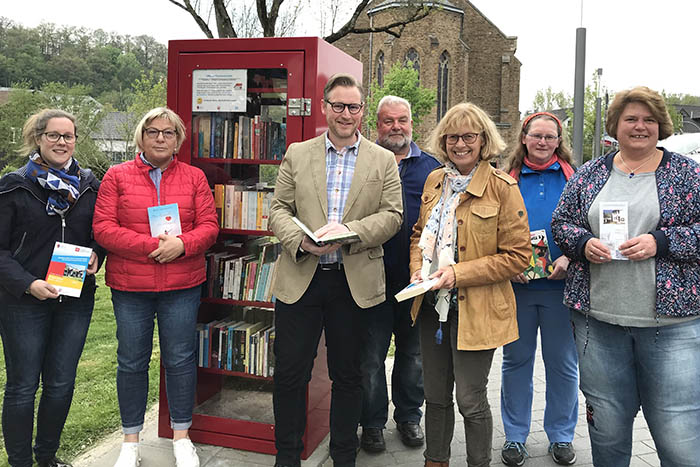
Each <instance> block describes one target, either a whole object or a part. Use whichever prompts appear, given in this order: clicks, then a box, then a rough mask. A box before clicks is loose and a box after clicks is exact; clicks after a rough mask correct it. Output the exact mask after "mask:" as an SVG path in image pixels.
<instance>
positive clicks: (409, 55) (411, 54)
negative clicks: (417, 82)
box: [403, 48, 420, 79]
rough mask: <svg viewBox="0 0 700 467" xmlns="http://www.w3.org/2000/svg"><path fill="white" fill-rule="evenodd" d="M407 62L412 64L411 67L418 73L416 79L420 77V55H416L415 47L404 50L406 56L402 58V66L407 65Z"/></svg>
mask: <svg viewBox="0 0 700 467" xmlns="http://www.w3.org/2000/svg"><path fill="white" fill-rule="evenodd" d="M408 62H411V63H412V64H413V69H414V70H416V72H417V73H418V79H420V57H419V56H418V52H417V51H416V49H414V48H410V49H408V52H406V57H405V58H404V60H403V64H404V66H406V65H408Z"/></svg>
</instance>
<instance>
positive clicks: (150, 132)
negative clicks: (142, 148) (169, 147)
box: [143, 128, 177, 139]
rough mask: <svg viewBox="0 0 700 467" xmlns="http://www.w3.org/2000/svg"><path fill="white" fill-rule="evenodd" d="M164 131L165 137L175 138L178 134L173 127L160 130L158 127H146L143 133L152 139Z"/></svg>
mask: <svg viewBox="0 0 700 467" xmlns="http://www.w3.org/2000/svg"><path fill="white" fill-rule="evenodd" d="M161 133H163V138H165V139H174V138H175V137H176V136H177V131H175V130H171V129H165V130H159V129H158V128H146V129H145V130H143V134H144V135H146V136H147V137H148V138H150V139H156V138H158V135H160V134H161Z"/></svg>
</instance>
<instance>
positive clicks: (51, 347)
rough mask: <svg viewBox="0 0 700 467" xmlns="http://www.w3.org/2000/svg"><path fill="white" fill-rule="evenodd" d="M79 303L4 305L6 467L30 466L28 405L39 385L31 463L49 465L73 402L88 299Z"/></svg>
mask: <svg viewBox="0 0 700 467" xmlns="http://www.w3.org/2000/svg"><path fill="white" fill-rule="evenodd" d="M83 293H84V294H86V295H89V296H86V297H84V298H83V299H81V300H65V299H64V301H63V302H59V301H58V300H52V302H53V303H50V304H49V303H40V304H39V303H37V304H26V305H25V304H22V305H4V306H3V310H2V312H0V334H1V335H2V343H3V348H4V351H5V366H6V368H5V370H6V372H7V384H6V385H5V397H4V400H3V407H2V431H3V435H4V436H5V450H6V451H7V457H8V461H9V463H10V465H12V466H13V467H25V466H26V467H30V466H31V465H32V462H33V460H32V431H33V428H34V399H35V396H36V391H37V389H38V388H39V379H41V382H42V393H41V399H40V401H39V410H38V413H37V423H36V424H37V429H36V444H35V445H34V455H35V456H36V458H37V459H40V460H46V459H51V458H52V457H53V456H54V455H55V454H56V451H57V450H58V447H59V443H60V440H61V432H62V431H63V425H64V424H65V422H66V417H67V416H68V411H69V410H70V406H71V402H72V400H73V388H74V386H75V373H76V368H77V366H78V360H79V359H80V354H81V353H82V352H83V346H84V344H85V337H86V336H87V331H88V327H89V326H90V318H91V316H92V308H93V304H94V298H93V293H94V292H91V291H83Z"/></svg>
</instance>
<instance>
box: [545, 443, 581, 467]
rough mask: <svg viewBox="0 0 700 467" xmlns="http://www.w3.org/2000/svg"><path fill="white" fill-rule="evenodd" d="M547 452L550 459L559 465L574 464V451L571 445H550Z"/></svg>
mask: <svg viewBox="0 0 700 467" xmlns="http://www.w3.org/2000/svg"><path fill="white" fill-rule="evenodd" d="M549 452H551V453H552V459H554V462H556V463H557V464H559V465H571V464H573V463H574V462H576V451H574V446H573V445H572V444H571V443H551V444H550V445H549Z"/></svg>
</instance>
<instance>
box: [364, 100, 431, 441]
mask: <svg viewBox="0 0 700 467" xmlns="http://www.w3.org/2000/svg"><path fill="white" fill-rule="evenodd" d="M412 138H413V120H412V118H411V104H410V103H409V102H408V101H407V100H405V99H402V98H400V97H396V96H384V97H383V98H382V99H381V100H380V101H379V105H378V106H377V144H379V145H380V146H382V147H384V148H386V149H388V150H390V151H392V152H393V153H394V155H395V156H396V163H397V164H398V166H399V175H400V176H401V186H402V193H403V207H404V217H403V224H402V225H401V229H400V230H399V232H398V233H397V234H396V235H394V237H393V238H392V239H391V240H389V241H388V242H387V243H385V244H384V268H385V270H386V297H387V299H386V301H385V302H384V303H383V304H381V305H379V306H378V307H377V309H376V310H373V312H372V313H371V317H370V324H369V339H368V346H367V356H366V361H365V363H364V365H363V403H362V416H361V418H360V424H361V425H362V438H361V441H360V445H361V446H362V448H363V449H364V450H365V451H367V452H382V451H384V450H385V449H386V444H385V442H384V434H383V430H384V427H385V425H386V422H387V420H388V414H389V399H388V394H387V384H386V370H385V368H384V360H385V359H386V355H387V351H388V349H389V344H390V342H391V335H392V333H393V334H394V344H395V348H396V351H395V354H394V368H393V371H392V375H391V392H392V394H391V399H392V401H393V403H394V421H395V422H396V427H397V429H398V432H399V435H400V437H401V441H402V442H403V443H404V444H405V445H406V446H412V447H419V446H422V445H423V440H424V436H423V430H422V429H421V427H420V419H421V417H422V415H423V412H422V411H421V406H422V405H423V400H424V395H423V370H422V367H421V356H420V345H419V341H418V335H419V333H418V328H417V326H414V327H412V326H411V316H410V310H411V303H412V301H411V300H406V301H404V302H401V303H397V302H396V300H395V299H394V295H395V294H396V293H397V292H399V291H400V290H401V289H403V288H404V287H405V286H406V285H407V284H408V283H409V270H408V249H409V246H410V238H411V233H412V231H413V224H415V223H416V220H417V219H418V212H419V210H420V204H421V194H422V193H423V185H424V184H425V180H426V178H427V177H428V174H429V173H430V172H431V171H432V170H433V169H435V168H436V167H439V166H440V165H441V164H440V162H438V161H437V160H436V159H435V158H434V157H433V156H431V155H430V154H428V153H426V152H423V151H421V150H420V148H419V147H418V145H416V143H414V142H413V139H412Z"/></svg>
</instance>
